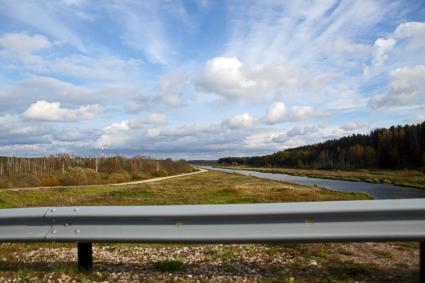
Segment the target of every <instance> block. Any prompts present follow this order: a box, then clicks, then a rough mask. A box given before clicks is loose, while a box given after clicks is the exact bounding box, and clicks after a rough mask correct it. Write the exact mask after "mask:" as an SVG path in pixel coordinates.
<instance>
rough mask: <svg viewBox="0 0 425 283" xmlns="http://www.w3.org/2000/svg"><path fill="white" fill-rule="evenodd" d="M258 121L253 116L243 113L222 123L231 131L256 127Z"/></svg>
mask: <svg viewBox="0 0 425 283" xmlns="http://www.w3.org/2000/svg"><path fill="white" fill-rule="evenodd" d="M256 122H257V119H255V118H254V117H252V116H251V114H249V113H242V114H238V115H235V116H233V117H231V118H229V119H226V120H225V121H223V122H222V124H223V125H224V126H227V127H229V128H231V129H240V128H249V127H252V126H253V125H255V124H256Z"/></svg>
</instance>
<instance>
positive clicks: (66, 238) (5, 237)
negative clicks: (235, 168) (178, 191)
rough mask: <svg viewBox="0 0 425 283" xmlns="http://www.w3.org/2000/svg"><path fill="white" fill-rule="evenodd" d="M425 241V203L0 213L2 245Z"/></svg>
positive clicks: (370, 202) (36, 210)
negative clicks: (21, 243) (7, 243)
mask: <svg viewBox="0 0 425 283" xmlns="http://www.w3.org/2000/svg"><path fill="white" fill-rule="evenodd" d="M424 240H425V199H409V200H379V201H373V200H372V201H336V202H308V203H306V202H303V203H274V204H236V205H190V206H186V205H179V206H137V207H136V206H128V207H125V206H118V207H117V206H115V207H114V206H111V207H102V206H98V207H56V208H39V209H34V208H31V209H1V210H0V242H1V241H3V242H5V241H12V242H17V241H26V242H31V241H34V242H43V241H44V242H52V241H55V242H74V241H78V242H145V243H160V242H161V243H164V242H170V243H260V242H362V241H424Z"/></svg>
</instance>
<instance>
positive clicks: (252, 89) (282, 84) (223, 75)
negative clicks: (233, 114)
mask: <svg viewBox="0 0 425 283" xmlns="http://www.w3.org/2000/svg"><path fill="white" fill-rule="evenodd" d="M320 81H321V78H319V77H315V76H312V74H310V73H309V72H307V71H306V70H304V69H302V68H300V67H297V66H295V65H293V64H289V63H287V64H283V63H282V64H277V63H276V64H262V65H252V66H250V65H244V64H243V63H242V62H241V61H239V59H238V58H236V57H216V58H213V59H210V60H208V61H207V63H206V64H205V66H204V69H203V70H202V72H201V74H200V76H199V78H198V80H197V82H196V84H197V86H198V87H199V88H200V89H201V90H203V91H206V92H210V93H215V94H218V95H220V96H223V97H227V98H243V97H253V96H254V95H255V96H257V97H260V96H261V95H264V94H267V93H270V92H272V93H275V92H277V91H282V90H287V91H291V90H295V89H298V88H308V87H309V86H312V85H317V83H319V82H320Z"/></svg>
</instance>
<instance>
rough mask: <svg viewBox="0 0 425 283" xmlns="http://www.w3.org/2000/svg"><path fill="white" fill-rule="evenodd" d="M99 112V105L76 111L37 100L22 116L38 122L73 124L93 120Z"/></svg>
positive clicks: (86, 106)
mask: <svg viewBox="0 0 425 283" xmlns="http://www.w3.org/2000/svg"><path fill="white" fill-rule="evenodd" d="M99 112H100V107H99V105H84V106H81V107H79V108H77V109H69V108H63V107H61V103H60V102H48V101H44V100H39V101H37V102H35V103H33V104H31V105H30V106H29V107H28V109H27V110H25V112H24V113H23V116H24V117H25V118H27V119H31V120H38V121H48V122H74V121H79V120H91V119H94V118H96V115H97V114H98V113H99Z"/></svg>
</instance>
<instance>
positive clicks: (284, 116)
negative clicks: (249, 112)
mask: <svg viewBox="0 0 425 283" xmlns="http://www.w3.org/2000/svg"><path fill="white" fill-rule="evenodd" d="M328 115H329V114H328V113H326V112H322V111H317V110H315V109H313V108H312V107H311V106H292V107H291V108H289V109H288V108H287V107H286V105H285V104H284V103H283V102H274V103H273V104H272V105H270V107H269V108H268V109H267V112H266V116H265V117H264V119H263V120H264V122H266V123H267V124H277V123H283V122H290V121H302V120H307V119H312V118H320V117H325V116H328Z"/></svg>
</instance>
